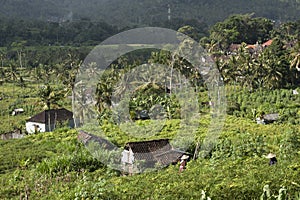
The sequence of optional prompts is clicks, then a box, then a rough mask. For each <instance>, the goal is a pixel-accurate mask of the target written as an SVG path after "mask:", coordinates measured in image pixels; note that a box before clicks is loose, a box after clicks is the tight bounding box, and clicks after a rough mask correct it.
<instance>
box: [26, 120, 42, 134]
mask: <svg viewBox="0 0 300 200" xmlns="http://www.w3.org/2000/svg"><path fill="white" fill-rule="evenodd" d="M35 126H39V132H46V125H45V124H41V123H37V122H26V131H27V133H34V132H35Z"/></svg>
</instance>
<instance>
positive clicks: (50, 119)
mask: <svg viewBox="0 0 300 200" xmlns="http://www.w3.org/2000/svg"><path fill="white" fill-rule="evenodd" d="M62 124H67V125H68V126H69V127H71V128H73V127H74V120H73V113H72V112H71V111H69V110H67V109H65V108H61V109H51V110H45V111H43V112H40V113H38V114H36V115H35V116H33V117H31V118H30V119H28V120H26V131H27V132H28V133H36V132H48V131H53V130H54V129H55V128H56V127H57V126H59V125H62Z"/></svg>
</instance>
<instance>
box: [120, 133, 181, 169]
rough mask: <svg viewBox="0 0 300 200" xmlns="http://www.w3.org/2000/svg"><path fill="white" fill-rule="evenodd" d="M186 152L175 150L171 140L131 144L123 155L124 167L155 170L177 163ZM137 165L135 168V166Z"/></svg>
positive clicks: (127, 145)
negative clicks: (156, 167) (154, 168)
mask: <svg viewBox="0 0 300 200" xmlns="http://www.w3.org/2000/svg"><path fill="white" fill-rule="evenodd" d="M184 154H186V152H184V151H180V150H177V149H173V147H172V146H171V145H170V143H169V139H160V140H151V141H141V142H129V143H127V144H126V145H125V148H124V151H123V153H122V163H123V166H124V167H126V166H129V167H131V168H133V167H139V168H153V167H155V166H156V165H159V166H162V167H164V166H168V165H170V164H174V163H177V162H178V160H179V159H180V157H181V156H182V155H184ZM134 165H135V166H134Z"/></svg>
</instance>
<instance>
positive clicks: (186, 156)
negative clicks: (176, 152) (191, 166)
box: [181, 155, 189, 160]
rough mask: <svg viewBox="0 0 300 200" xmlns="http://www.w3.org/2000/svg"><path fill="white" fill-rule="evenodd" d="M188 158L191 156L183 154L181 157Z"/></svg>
mask: <svg viewBox="0 0 300 200" xmlns="http://www.w3.org/2000/svg"><path fill="white" fill-rule="evenodd" d="M188 158H189V156H188V155H183V156H181V159H182V160H185V159H188Z"/></svg>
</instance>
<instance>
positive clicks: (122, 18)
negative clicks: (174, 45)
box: [0, 0, 300, 27]
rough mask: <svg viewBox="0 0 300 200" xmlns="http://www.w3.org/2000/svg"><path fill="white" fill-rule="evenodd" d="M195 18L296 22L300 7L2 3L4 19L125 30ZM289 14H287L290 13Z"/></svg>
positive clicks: (57, 0) (225, 2) (256, 2)
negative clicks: (90, 23)
mask: <svg viewBox="0 0 300 200" xmlns="http://www.w3.org/2000/svg"><path fill="white" fill-rule="evenodd" d="M168 5H169V6H170V9H171V10H170V11H171V20H174V19H176V18H182V19H196V20H199V21H204V22H205V23H207V24H208V25H211V24H213V23H215V22H217V21H221V20H224V19H225V18H227V17H228V16H229V15H231V14H233V13H255V14H256V15H257V16H261V17H266V18H270V19H273V20H282V21H286V20H296V19H299V16H300V14H299V13H300V12H299V9H300V6H299V3H298V1H294V0H286V1H283V0H263V1H262V0H252V1H245V0H244V1H239V0H214V1H208V0H167V1H161V0H153V1H146V0H139V1H138V0H112V1H108V0H101V1H99V0H87V1H83V0H74V1H71V0H62V1H61V0H51V1H49V0H32V1H26V0H9V1H8V0H3V1H2V4H1V7H0V13H2V15H3V16H5V17H19V18H31V19H43V20H50V21H58V20H74V19H81V18H90V19H92V20H104V21H106V22H108V23H112V24H115V25H119V26H122V27H125V26H130V25H133V24H138V25H156V24H160V23H161V22H164V21H167V19H168ZM287 11H288V12H287Z"/></svg>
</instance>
